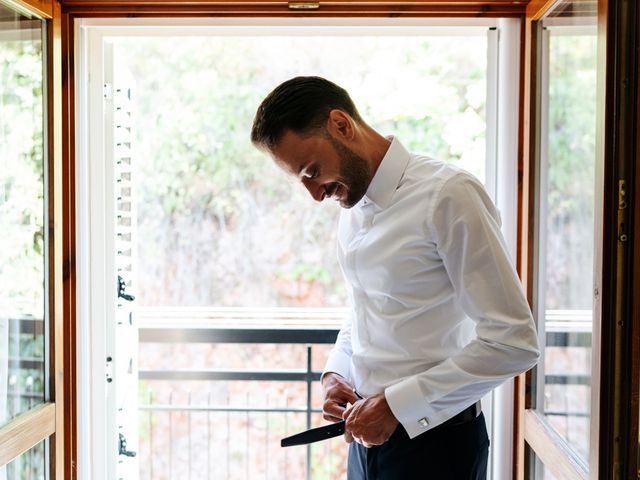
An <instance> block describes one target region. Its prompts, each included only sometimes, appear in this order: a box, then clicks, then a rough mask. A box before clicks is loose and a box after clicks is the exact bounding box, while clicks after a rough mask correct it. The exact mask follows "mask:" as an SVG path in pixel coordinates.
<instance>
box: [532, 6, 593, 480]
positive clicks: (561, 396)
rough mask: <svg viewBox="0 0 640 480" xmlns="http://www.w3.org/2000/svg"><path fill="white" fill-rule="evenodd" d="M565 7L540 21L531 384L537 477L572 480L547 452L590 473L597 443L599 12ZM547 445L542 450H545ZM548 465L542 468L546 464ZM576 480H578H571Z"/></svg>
mask: <svg viewBox="0 0 640 480" xmlns="http://www.w3.org/2000/svg"><path fill="white" fill-rule="evenodd" d="M577 3H578V2H573V1H561V2H558V4H557V5H556V6H555V8H553V9H552V10H551V11H550V12H549V13H548V14H547V15H546V16H545V17H544V18H543V19H542V20H541V21H540V22H538V24H537V28H538V31H537V33H538V38H539V43H538V49H539V52H540V55H539V58H540V60H539V65H538V69H539V70H538V71H539V79H540V87H539V88H540V90H539V92H538V95H539V127H538V128H539V149H538V158H537V160H538V175H539V176H538V185H537V205H538V212H537V232H536V233H537V235H536V247H537V248H536V251H537V257H536V279H537V280H536V284H535V298H534V314H535V316H536V320H537V324H538V331H539V335H540V341H541V345H543V347H544V349H543V356H542V359H541V361H540V363H539V364H538V366H537V369H536V371H537V376H536V378H535V390H534V391H535V410H536V412H537V414H538V415H539V416H538V417H536V420H535V421H533V417H529V420H532V425H538V427H540V428H541V429H543V430H545V431H546V432H547V435H546V436H544V437H541V438H540V441H541V442H542V443H538V442H536V439H535V438H534V439H533V440H532V442H530V443H531V444H532V446H533V448H534V450H535V451H536V454H538V457H537V458H538V459H537V461H536V478H554V477H562V476H563V475H568V474H567V473H566V472H564V473H561V472H563V470H562V468H563V466H562V462H558V463H555V464H554V463H550V462H548V458H549V457H546V455H545V453H544V452H543V451H541V448H542V447H543V446H544V450H545V451H549V449H553V448H555V449H557V450H559V451H560V452H563V453H562V454H561V456H562V457H564V458H572V459H573V460H574V465H576V467H575V468H574V469H573V471H572V472H570V474H572V475H577V477H575V478H581V476H583V475H586V472H587V471H588V465H589V440H590V435H591V422H590V411H591V408H590V404H591V395H592V391H591V383H592V382H591V380H592V379H591V371H592V364H593V362H594V361H597V359H592V355H591V342H592V335H591V332H592V325H593V324H592V318H593V315H592V309H593V306H592V305H593V300H594V298H593V289H594V287H593V285H594V281H593V268H594V258H595V257H594V240H595V238H596V232H595V227H594V208H595V202H596V195H595V193H596V192H595V188H596V176H595V175H596V174H595V171H596V92H597V88H596V67H597V65H596V25H595V16H592V14H595V12H589V11H588V9H587V10H580V8H579V7H576V5H577ZM542 444H544V445H542ZM545 460H546V461H545ZM571 478H573V477H571Z"/></svg>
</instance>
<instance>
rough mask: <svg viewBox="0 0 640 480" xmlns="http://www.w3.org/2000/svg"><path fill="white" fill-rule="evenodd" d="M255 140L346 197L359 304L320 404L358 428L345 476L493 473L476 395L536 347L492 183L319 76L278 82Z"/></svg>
mask: <svg viewBox="0 0 640 480" xmlns="http://www.w3.org/2000/svg"><path fill="white" fill-rule="evenodd" d="M251 139H252V142H253V143H254V145H256V146H257V147H259V148H261V149H264V150H266V151H267V152H268V153H269V154H270V155H271V156H272V157H273V159H274V160H275V162H276V163H277V164H278V165H279V166H280V167H281V168H282V169H283V170H285V171H286V172H287V173H289V174H290V175H293V176H295V177H296V178H298V179H299V180H300V181H301V182H302V184H303V185H304V186H305V187H306V188H307V190H308V191H309V193H310V194H311V196H312V197H313V198H314V199H315V200H317V201H322V200H324V199H325V198H333V199H335V200H336V201H337V202H339V204H340V205H341V206H342V207H343V208H344V210H343V211H342V212H341V216H340V222H339V226H338V229H339V231H338V259H339V262H340V265H341V267H342V270H343V273H344V276H345V278H346V280H347V283H348V285H349V286H350V297H351V301H352V307H353V309H352V314H351V315H350V317H349V318H348V319H347V321H346V322H345V323H344V325H343V326H342V329H341V330H340V333H339V335H338V338H337V340H336V345H335V348H334V349H333V350H332V352H331V354H330V356H329V359H328V361H327V365H326V367H325V371H324V373H323V376H322V385H323V392H324V405H323V412H324V417H325V418H326V419H328V420H331V421H338V420H342V419H346V431H347V433H346V434H345V436H346V439H347V441H350V440H351V439H353V440H355V442H353V443H350V446H349V465H348V478H349V480H364V479H367V480H372V479H376V480H378V479H380V480H410V479H423V478H429V479H431V478H432V479H437V480H449V479H452V480H458V479H484V478H486V467H487V456H488V446H489V441H488V438H487V432H486V426H485V423H484V417H483V415H482V413H481V412H480V408H479V400H480V399H481V398H482V397H483V396H484V395H486V394H487V393H488V392H489V391H491V390H492V389H493V388H494V387H496V386H497V385H499V384H500V383H502V382H503V381H504V380H506V379H508V378H510V377H512V376H514V375H517V374H519V373H521V372H523V371H525V370H528V369H529V368H531V367H532V366H533V365H534V364H535V363H536V361H537V359H538V356H539V351H538V345H537V337H536V331H535V326H534V323H533V319H532V316H531V312H530V310H529V307H528V304H527V302H526V299H525V297H524V294H523V292H522V288H521V286H520V283H519V280H518V277H517V274H516V272H515V271H514V269H513V266H512V264H511V261H510V259H509V255H508V253H507V252H506V249H505V245H504V240H503V238H502V235H501V233H500V220H499V215H498V212H497V211H496V209H495V207H494V206H493V204H492V203H491V200H490V199H489V197H488V196H487V194H486V192H485V190H484V188H483V187H482V185H481V184H480V183H479V182H478V181H477V180H476V179H475V178H474V177H472V176H471V175H470V174H468V173H466V172H464V171H462V170H460V169H458V168H456V167H454V166H451V165H448V164H445V163H443V162H440V161H436V160H433V159H430V158H427V157H424V156H420V155H413V154H410V153H408V152H407V151H406V150H405V149H404V147H403V146H402V145H401V144H400V142H399V140H398V139H396V138H385V137H383V136H382V135H380V134H379V133H378V132H376V131H375V130H373V129H372V128H371V127H370V126H368V125H367V124H366V123H365V122H364V121H363V120H362V118H361V117H360V115H359V113H358V111H357V110H356V107H355V106H354V104H353V102H352V101H351V99H350V97H349V95H348V93H347V92H346V91H345V90H343V89H342V88H340V87H339V86H337V85H335V84H334V83H332V82H330V81H328V80H325V79H322V78H319V77H297V78H293V79H291V80H289V81H287V82H284V83H283V84H281V85H280V86H278V87H277V88H276V89H275V90H274V91H273V92H271V93H270V94H269V95H268V96H267V97H266V98H265V100H264V101H263V102H262V104H261V105H260V107H259V108H258V111H257V113H256V117H255V119H254V123H253V128H252V132H251ZM474 327H475V332H474Z"/></svg>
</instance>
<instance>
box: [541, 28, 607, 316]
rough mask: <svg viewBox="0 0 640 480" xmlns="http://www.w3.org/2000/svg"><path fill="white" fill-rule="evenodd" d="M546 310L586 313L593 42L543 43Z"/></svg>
mask: <svg viewBox="0 0 640 480" xmlns="http://www.w3.org/2000/svg"><path fill="white" fill-rule="evenodd" d="M549 50H550V53H549V105H548V107H549V108H548V148H547V165H548V185H547V198H546V202H547V261H546V262H547V265H546V272H547V273H546V277H547V289H546V308H547V309H567V308H583V309H590V308H591V299H592V294H591V283H592V282H591V279H592V276H593V274H592V268H593V235H594V234H593V229H594V224H593V217H594V205H595V196H594V192H595V162H596V146H595V139H596V111H595V109H596V98H595V96H596V37H595V35H563V34H558V35H554V33H553V30H551V35H550V41H549Z"/></svg>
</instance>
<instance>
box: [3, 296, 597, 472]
mask: <svg viewBox="0 0 640 480" xmlns="http://www.w3.org/2000/svg"><path fill="white" fill-rule="evenodd" d="M345 314H346V311H345V310H343V309H316V310H312V309H280V308H275V309H259V310H258V309H247V308H228V309H210V308H202V309H197V308H179V309H167V308H144V309H138V311H137V313H136V319H137V324H138V326H139V336H140V337H139V338H140V350H141V352H144V351H145V350H144V349H148V348H150V347H154V346H155V347H157V348H162V346H164V347H169V348H171V347H172V346H176V345H183V346H185V347H186V348H187V349H189V348H192V347H193V348H195V347H196V346H197V345H200V346H203V345H218V346H223V345H226V346H229V345H236V344H242V345H243V346H242V349H251V348H253V347H255V346H256V345H275V346H278V347H282V348H283V349H284V348H289V347H291V346H297V347H299V349H300V351H301V353H298V354H296V355H298V356H297V357H296V359H295V360H296V362H295V363H296V364H295V366H294V367H292V368H288V367H283V368H278V367H274V366H273V365H269V364H268V363H267V365H251V364H250V361H248V362H246V364H244V365H242V366H241V367H237V366H231V365H229V366H223V367H221V368H212V367H208V366H207V365H201V366H200V367H183V368H177V367H174V366H162V367H158V366H157V362H156V363H153V362H151V363H149V364H147V365H144V364H143V365H142V367H141V369H140V371H139V381H140V390H141V392H142V395H141V402H140V405H139V414H140V420H141V429H140V443H141V445H142V448H141V451H140V454H139V459H140V465H141V472H143V473H142V475H141V479H144V478H152V479H154V480H155V479H160V478H197V479H201V478H215V479H216V480H217V479H222V478H226V479H235V478H252V479H253V478H254V477H255V478H277V479H286V478H292V479H296V480H298V479H299V478H302V477H306V478H311V477H312V476H313V478H314V479H315V480H318V479H320V478H340V477H339V476H332V475H335V473H332V472H339V471H340V468H341V467H343V466H344V464H345V461H344V456H345V454H344V452H345V448H344V445H343V444H342V440H341V439H335V440H331V441H326V442H322V444H317V445H314V446H309V447H296V448H292V449H280V447H279V439H280V438H281V437H283V436H286V435H287V434H291V433H294V432H295V431H298V430H301V429H304V428H309V427H311V426H315V425H317V424H320V423H322V420H321V412H320V403H319V386H318V380H319V378H320V374H321V372H320V370H321V368H322V364H323V358H322V354H326V351H327V350H328V348H329V345H331V344H333V343H334V341H335V338H336V335H337V332H338V329H339V326H340V324H341V322H342V320H343V318H344V316H345ZM43 333H44V329H43V322H42V320H41V319H33V318H23V319H19V320H10V329H9V335H10V336H13V335H27V336H29V337H31V338H32V339H34V340H35V341H40V342H41V341H42V340H41V338H42V335H43ZM545 337H546V345H547V347H560V348H564V347H577V348H580V349H583V348H587V349H588V348H590V347H591V312H589V311H575V310H569V311H559V310H555V311H547V312H546V322H545ZM190 346H191V347H190ZM319 350H322V352H319ZM314 359H315V360H314ZM267 360H268V359H267ZM144 361H145V360H144V359H143V363H144ZM314 362H315V366H314ZM7 366H8V373H9V376H11V375H14V376H18V375H25V374H28V373H29V372H30V371H31V370H33V369H38V370H41V369H42V368H43V360H42V359H41V358H35V357H24V356H22V357H20V356H11V357H9V359H8V365H7ZM301 367H302V368H301ZM545 381H546V384H547V385H558V386H560V385H575V386H579V385H588V384H589V381H590V377H589V375H588V373H571V372H565V371H559V372H554V373H553V374H547V375H545ZM233 382H235V383H236V384H241V385H245V384H246V385H248V384H255V383H258V384H264V385H269V384H271V383H277V384H279V385H296V386H299V385H302V386H303V387H302V388H291V389H288V390H287V388H286V387H285V388H280V390H279V392H280V394H278V395H272V396H271V397H269V396H268V395H262V396H260V395H257V394H248V395H246V396H244V398H242V399H240V400H238V399H237V398H234V399H232V398H231V397H232V394H233V392H232V391H230V390H227V392H226V396H225V395H222V400H221V399H220V395H217V396H216V393H219V392H216V389H215V388H212V387H211V386H212V385H217V384H225V383H227V384H228V383H233ZM243 389H244V388H243V387H242V386H240V387H238V388H237V389H236V390H240V391H242V390H243ZM314 389H315V390H314ZM6 395H7V396H8V397H9V398H14V397H22V398H23V399H26V398H30V397H32V396H37V395H38V394H37V393H35V392H31V391H30V390H29V389H28V388H26V389H20V390H14V389H12V388H9V389H8V391H6ZM39 395H40V396H41V395H42V394H41V393H40V394H39ZM236 397H237V395H236ZM254 397H255V398H254ZM256 400H257V401H256ZM314 401H315V403H314ZM9 413H10V414H11V412H9ZM546 414H547V415H551V416H557V417H568V416H571V417H584V416H587V415H588V413H587V412H574V411H572V412H569V411H568V409H563V408H560V409H558V410H557V411H547V412H546ZM203 425H205V428H203ZM229 442H235V445H234V446H229V445H228V443H229ZM203 452H205V453H203ZM258 457H259V458H260V460H259V461H258V462H257V463H259V464H260V465H261V467H260V468H261V470H260V474H258V475H256V474H255V472H256V469H255V468H254V467H255V465H254V466H251V462H252V461H253V462H256V458H258ZM292 464H295V465H297V467H295V468H291V465H292ZM238 465H241V467H238ZM323 467H324V470H323ZM178 471H179V473H176V472H178ZM167 472H169V475H168V476H166V477H163V475H164V474H166V473H167ZM202 472H206V474H205V475H202ZM213 472H216V473H215V475H214V474H213ZM269 472H271V474H270V473H269ZM274 472H276V473H274ZM172 473H175V475H173V476H172ZM270 475H271V476H270Z"/></svg>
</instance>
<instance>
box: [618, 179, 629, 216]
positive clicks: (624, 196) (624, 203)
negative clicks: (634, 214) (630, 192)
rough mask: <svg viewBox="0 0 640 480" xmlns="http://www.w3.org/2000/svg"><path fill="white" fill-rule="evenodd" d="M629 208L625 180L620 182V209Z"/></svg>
mask: <svg viewBox="0 0 640 480" xmlns="http://www.w3.org/2000/svg"><path fill="white" fill-rule="evenodd" d="M625 208H627V185H626V182H625V181H624V180H619V181H618V209H620V210H624V209H625Z"/></svg>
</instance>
